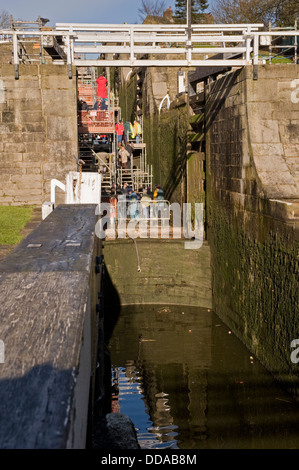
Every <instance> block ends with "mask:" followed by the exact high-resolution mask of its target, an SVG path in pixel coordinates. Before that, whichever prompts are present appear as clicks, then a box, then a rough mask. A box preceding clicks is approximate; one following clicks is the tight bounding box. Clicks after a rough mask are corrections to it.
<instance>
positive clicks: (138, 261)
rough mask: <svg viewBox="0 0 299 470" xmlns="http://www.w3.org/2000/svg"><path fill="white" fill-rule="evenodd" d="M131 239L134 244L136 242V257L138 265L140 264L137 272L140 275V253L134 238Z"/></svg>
mask: <svg viewBox="0 0 299 470" xmlns="http://www.w3.org/2000/svg"><path fill="white" fill-rule="evenodd" d="M130 238H131V239H132V240H133V242H134V244H135V248H136V255H137V263H138V264H137V272H138V273H140V272H141V268H140V260H139V253H138V247H137V243H136V240H135V238H132V237H130Z"/></svg>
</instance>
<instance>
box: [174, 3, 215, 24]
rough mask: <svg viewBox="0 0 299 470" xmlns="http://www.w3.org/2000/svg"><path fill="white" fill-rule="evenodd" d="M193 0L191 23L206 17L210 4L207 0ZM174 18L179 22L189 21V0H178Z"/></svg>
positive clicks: (198, 21) (199, 21)
mask: <svg viewBox="0 0 299 470" xmlns="http://www.w3.org/2000/svg"><path fill="white" fill-rule="evenodd" d="M190 1H191V23H193V24H196V23H201V22H202V20H203V18H204V13H205V10H206V9H207V8H208V6H209V4H208V1H207V0H190ZM174 18H175V19H176V20H177V21H178V22H182V23H185V22H186V21H187V0H176V2H175V14H174Z"/></svg>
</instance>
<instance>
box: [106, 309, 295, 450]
mask: <svg viewBox="0 0 299 470" xmlns="http://www.w3.org/2000/svg"><path fill="white" fill-rule="evenodd" d="M106 317H107V316H106ZM105 321H106V322H108V321H109V317H107V320H105ZM109 349H110V353H111V363H112V373H113V380H114V382H115V383H117V389H118V393H117V394H116V395H115V397H114V398H115V399H114V400H113V402H112V409H113V411H115V412H121V413H124V414H126V415H128V416H129V417H130V418H131V420H132V421H133V423H134V425H135V427H136V429H137V436H138V440H139V443H140V446H141V447H142V448H143V449H150V448H154V449H158V448H160V449H161V448H173V449H219V448H235V449H237V448H251V449H259V448H272V449H273V448H296V449H297V448H299V433H298V425H297V423H298V417H299V410H298V404H296V403H294V402H292V400H291V398H290V397H289V396H288V395H286V394H285V393H284V392H283V390H282V389H281V388H280V387H279V386H278V384H277V383H276V382H274V381H273V379H272V376H271V375H270V374H269V373H268V372H267V371H266V370H265V369H264V368H263V367H262V366H261V365H260V364H259V362H258V361H257V360H256V359H255V358H253V357H252V355H251V353H250V352H249V351H248V350H247V349H246V348H245V347H244V346H243V344H242V343H241V342H240V341H239V340H238V339H237V338H236V337H235V336H234V335H233V334H231V332H230V331H229V330H228V328H227V327H226V326H225V325H224V324H223V323H222V322H221V321H220V320H219V318H218V317H217V316H216V315H215V314H214V313H213V312H211V311H208V310H206V309H194V308H193V309H190V308H187V307H184V308H181V307H173V306H171V307H168V306H164V307H157V306H143V307H123V308H122V310H121V312H120V314H119V318H118V321H117V323H116V325H115V326H114V330H113V333H112V336H111V338H110V342H109Z"/></svg>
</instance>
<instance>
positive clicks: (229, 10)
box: [212, 0, 299, 27]
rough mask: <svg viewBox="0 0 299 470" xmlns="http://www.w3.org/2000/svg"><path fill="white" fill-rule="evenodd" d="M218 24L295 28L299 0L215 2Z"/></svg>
mask: <svg viewBox="0 0 299 470" xmlns="http://www.w3.org/2000/svg"><path fill="white" fill-rule="evenodd" d="M212 14H213V16H214V19H215V22H216V23H263V24H264V25H265V27H267V26H268V24H269V22H271V24H272V25H274V26H294V24H295V20H296V18H297V17H299V2H298V0H284V1H282V0H215V3H214V6H213V8H212Z"/></svg>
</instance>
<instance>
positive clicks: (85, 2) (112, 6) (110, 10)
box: [0, 0, 175, 26]
mask: <svg viewBox="0 0 299 470" xmlns="http://www.w3.org/2000/svg"><path fill="white" fill-rule="evenodd" d="M141 4H142V3H141V0H47V1H45V0H0V12H1V11H3V10H5V11H7V12H8V13H9V14H11V15H12V16H13V18H14V19H15V20H17V19H22V20H26V21H35V20H36V19H37V18H38V16H40V17H42V18H48V19H49V20H50V21H49V23H47V26H55V24H56V23H105V24H122V23H128V24H134V23H141V20H140V17H139V12H138V9H139V8H140V7H141ZM166 5H167V6H166V8H168V7H169V6H171V7H172V9H173V10H174V5H175V0H166Z"/></svg>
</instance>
